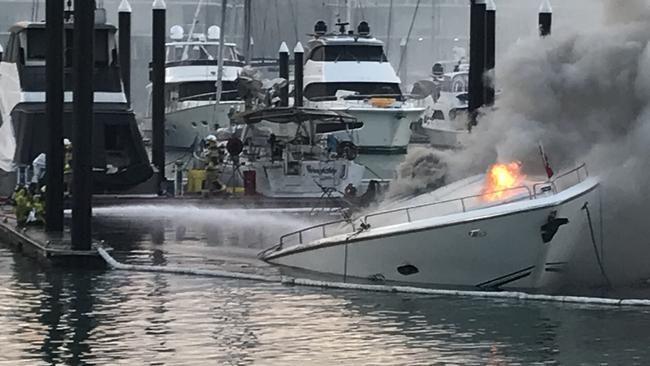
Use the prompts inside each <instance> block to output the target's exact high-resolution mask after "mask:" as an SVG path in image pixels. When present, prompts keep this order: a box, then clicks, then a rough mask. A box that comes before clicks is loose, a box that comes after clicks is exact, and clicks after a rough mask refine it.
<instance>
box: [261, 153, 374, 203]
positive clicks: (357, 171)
mask: <svg viewBox="0 0 650 366" xmlns="http://www.w3.org/2000/svg"><path fill="white" fill-rule="evenodd" d="M251 165H252V166H250V167H249V169H252V170H254V171H255V181H256V190H257V192H258V193H259V194H261V195H263V196H265V197H273V198H319V197H341V196H342V195H343V192H344V191H345V188H346V187H347V185H348V184H352V185H353V186H355V187H359V186H360V185H361V181H362V179H363V174H364V171H365V168H364V167H363V166H362V165H359V164H356V163H354V162H351V161H344V162H343V161H338V162H337V161H330V162H320V161H303V162H301V164H300V167H299V168H298V169H299V173H298V174H295V175H287V174H285V166H284V164H283V163H281V162H279V163H268V164H260V163H258V164H255V163H253V164H251ZM324 189H325V190H324ZM326 190H327V191H326Z"/></svg>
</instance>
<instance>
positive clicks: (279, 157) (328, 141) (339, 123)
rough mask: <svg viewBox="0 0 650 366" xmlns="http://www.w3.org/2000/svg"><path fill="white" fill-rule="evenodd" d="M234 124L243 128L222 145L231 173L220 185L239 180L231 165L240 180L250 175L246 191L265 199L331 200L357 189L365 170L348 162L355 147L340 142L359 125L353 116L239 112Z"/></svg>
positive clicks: (276, 110)
mask: <svg viewBox="0 0 650 366" xmlns="http://www.w3.org/2000/svg"><path fill="white" fill-rule="evenodd" d="M234 122H235V123H242V124H243V126H242V128H241V129H239V131H238V132H237V133H236V136H232V137H230V138H229V139H228V142H227V144H228V145H231V144H232V145H231V146H230V147H229V146H226V149H227V150H228V156H229V157H228V158H227V160H230V162H229V163H230V167H231V168H230V169H229V170H226V171H225V172H224V173H225V174H222V175H221V177H222V180H223V183H226V185H229V186H231V182H229V181H232V179H233V178H235V179H237V178H239V177H238V176H237V175H239V172H237V171H233V169H232V167H233V166H234V167H237V168H238V169H240V170H241V175H242V176H241V179H242V180H246V176H249V177H251V176H254V181H255V185H254V187H250V189H251V190H254V191H255V192H257V193H258V194H260V195H262V196H265V197H273V198H324V197H326V198H336V197H341V196H342V195H343V194H344V192H345V191H346V188H347V187H348V186H351V187H355V188H356V189H358V188H359V187H360V185H361V182H362V179H363V174H364V172H365V167H364V166H363V165H360V164H357V163H355V162H354V159H355V158H356V151H355V149H356V147H355V146H354V145H353V144H352V143H350V142H349V141H348V139H346V138H341V137H342V135H343V134H348V133H352V131H353V130H354V129H355V128H358V127H359V126H360V125H361V124H360V123H359V122H357V120H356V119H355V118H354V117H352V116H350V115H347V114H345V113H342V112H335V111H327V110H316V109H311V108H298V107H277V108H267V109H261V110H256V111H250V112H244V113H241V114H240V115H238V116H237V117H236V118H235V120H234ZM337 136H339V138H338V139H337ZM339 140H340V141H341V142H338V141H339ZM238 141H241V142H238ZM236 145H240V146H241V148H237V146H236ZM233 147H235V148H233ZM239 154H241V158H239ZM235 156H237V158H235ZM233 158H235V159H233ZM227 163H228V162H227ZM251 173H253V174H251ZM249 179H252V178H249ZM244 185H245V186H246V184H244Z"/></svg>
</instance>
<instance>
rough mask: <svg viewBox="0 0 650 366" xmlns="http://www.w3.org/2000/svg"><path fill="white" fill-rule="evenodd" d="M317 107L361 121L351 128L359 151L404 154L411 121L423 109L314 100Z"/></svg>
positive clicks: (408, 140) (408, 139) (418, 117)
mask: <svg viewBox="0 0 650 366" xmlns="http://www.w3.org/2000/svg"><path fill="white" fill-rule="evenodd" d="M313 106H314V107H317V108H325V109H330V110H334V111H340V112H345V113H349V114H351V115H352V116H354V117H355V118H357V119H358V120H359V122H362V123H363V127H361V128H359V129H355V130H354V131H353V136H354V137H353V141H352V142H354V144H355V145H357V146H358V147H359V151H360V152H361V153H363V154H405V153H406V151H407V146H408V144H409V142H410V140H411V123H413V122H417V121H418V120H419V119H420V118H421V117H422V113H423V112H424V109H423V108H373V107H367V108H365V107H350V106H340V105H339V106H331V105H328V104H327V103H315V104H314V105H313Z"/></svg>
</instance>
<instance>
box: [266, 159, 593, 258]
mask: <svg viewBox="0 0 650 366" xmlns="http://www.w3.org/2000/svg"><path fill="white" fill-rule="evenodd" d="M581 171H584V174H585V175H584V177H585V179H586V177H588V176H589V171H588V170H587V165H586V164H584V163H583V164H581V165H580V166H578V167H576V168H574V169H572V170H569V171H567V172H565V173H562V174H560V175H558V176H556V177H554V178H553V179H551V180H548V181H546V182H539V183H535V184H534V185H533V188H532V189H531V188H530V187H528V186H525V185H522V186H518V187H513V188H508V189H502V190H498V191H492V192H487V193H483V194H479V195H472V196H466V197H460V198H455V199H451V200H445V201H437V202H433V203H428V204H424V205H417V206H410V207H402V208H398V209H393V210H388V211H381V212H377V213H373V214H368V215H365V216H364V217H363V219H362V220H361V222H362V228H363V227H366V228H367V227H369V226H368V218H371V217H377V216H383V215H388V214H393V213H397V212H405V213H406V218H407V222H409V223H410V222H412V221H411V220H412V217H411V210H415V209H419V208H424V207H432V206H436V205H443V204H447V203H453V202H459V203H460V204H461V208H462V212H467V206H466V203H465V201H466V200H469V199H475V198H479V197H482V196H484V195H485V194H494V193H502V192H509V191H514V190H525V191H526V193H527V196H526V197H523V198H519V199H517V200H515V201H518V200H521V199H528V200H533V199H536V198H537V196H538V194H539V193H546V191H545V190H543V189H540V191H539V192H538V191H537V188H538V187H543V186H547V187H551V189H552V191H553V193H554V194H555V193H557V192H558V189H557V185H556V182H557V181H558V180H561V179H564V178H566V177H567V176H570V175H573V174H574V173H575V174H576V176H577V178H578V183H580V182H582V181H583V180H584V179H583V177H582V175H581V174H580V172H581ZM511 202H512V201H511ZM342 223H348V224H350V225H351V226H352V232H356V230H357V229H356V225H354V222H353V221H351V220H338V221H332V222H326V223H323V224H319V225H314V226H310V227H307V228H304V229H301V230H297V231H294V232H291V233H287V234H285V235H282V236H281V237H280V243H279V244H278V245H276V246H273V247H271V248H269V249H267V250H265V251H264V252H262V253H261V255H264V254H265V253H268V252H271V251H277V250H280V249H282V248H283V245H284V242H285V239H287V238H289V237H294V236H296V235H297V236H298V243H299V244H303V234H304V233H306V232H308V231H313V230H316V229H321V230H322V232H321V234H322V237H321V238H325V237H327V235H326V230H325V228H326V226H331V225H336V224H342Z"/></svg>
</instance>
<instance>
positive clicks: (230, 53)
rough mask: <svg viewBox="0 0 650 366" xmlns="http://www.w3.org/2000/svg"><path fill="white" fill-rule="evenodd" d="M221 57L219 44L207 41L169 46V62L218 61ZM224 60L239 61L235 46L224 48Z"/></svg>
mask: <svg viewBox="0 0 650 366" xmlns="http://www.w3.org/2000/svg"><path fill="white" fill-rule="evenodd" d="M218 59H219V44H216V43H206V42H193V43H178V44H172V45H168V46H167V62H180V61H217V60H218ZM223 59H224V61H238V60H239V58H238V52H237V50H236V48H235V46H228V45H226V48H225V49H224V53H223Z"/></svg>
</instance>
